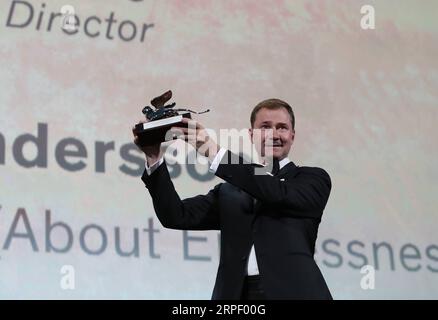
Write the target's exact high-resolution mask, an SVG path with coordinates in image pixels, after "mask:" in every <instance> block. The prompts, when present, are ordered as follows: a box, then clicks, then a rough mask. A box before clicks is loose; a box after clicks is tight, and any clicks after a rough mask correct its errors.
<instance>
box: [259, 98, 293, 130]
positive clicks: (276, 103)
mask: <svg viewBox="0 0 438 320" xmlns="http://www.w3.org/2000/svg"><path fill="white" fill-rule="evenodd" d="M263 108H266V109H270V110H276V109H280V108H285V109H286V111H287V112H288V113H289V115H290V121H291V123H292V130H295V115H294V112H293V110H292V107H291V106H290V105H289V104H288V103H287V102H284V101H283V100H280V99H267V100H264V101H262V102H260V103H259V104H257V105H256V106H255V107H254V109H253V110H252V112H251V118H250V121H251V128H253V127H254V122H255V119H256V115H257V112H259V111H260V110H261V109H263Z"/></svg>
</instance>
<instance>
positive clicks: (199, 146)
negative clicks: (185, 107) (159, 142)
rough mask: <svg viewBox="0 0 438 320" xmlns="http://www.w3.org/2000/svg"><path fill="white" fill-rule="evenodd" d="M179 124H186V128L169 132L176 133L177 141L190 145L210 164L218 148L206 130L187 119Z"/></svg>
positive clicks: (178, 128) (197, 123)
mask: <svg viewBox="0 0 438 320" xmlns="http://www.w3.org/2000/svg"><path fill="white" fill-rule="evenodd" d="M181 122H182V123H184V124H187V126H188V128H186V127H172V129H171V130H172V131H174V132H176V133H177V135H178V138H179V139H182V140H185V141H186V142H188V143H190V144H191V145H192V146H193V147H194V148H195V149H196V151H197V152H198V153H199V154H200V155H202V156H204V157H207V158H208V159H209V160H210V162H212V161H213V159H214V157H216V154H217V153H218V151H219V149H220V146H219V145H218V144H216V142H215V141H214V140H213V139H211V137H210V136H209V135H208V133H207V130H206V129H205V128H204V126H203V125H201V124H200V123H199V122H197V121H195V120H192V119H188V118H183V119H182V121H181Z"/></svg>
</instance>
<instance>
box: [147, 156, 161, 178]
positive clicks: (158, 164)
mask: <svg viewBox="0 0 438 320" xmlns="http://www.w3.org/2000/svg"><path fill="white" fill-rule="evenodd" d="M163 162H164V157H161V158H160V159H158V160H157V161H156V162H155V163H154V164H153V165H151V166H150V167H149V166H148V162H147V161H146V163H145V169H146V172H147V174H148V176H150V175H151V174H152V173H153V172H154V171H155V170H156V169H157V168H158V167H159V166H160V165H161V164H162V163H163Z"/></svg>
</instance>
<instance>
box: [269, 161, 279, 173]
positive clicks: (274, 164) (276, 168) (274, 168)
mask: <svg viewBox="0 0 438 320" xmlns="http://www.w3.org/2000/svg"><path fill="white" fill-rule="evenodd" d="M278 171H280V163H279V161H278V159H276V158H273V162H272V171H271V173H272V175H273V176H276V175H277V174H278Z"/></svg>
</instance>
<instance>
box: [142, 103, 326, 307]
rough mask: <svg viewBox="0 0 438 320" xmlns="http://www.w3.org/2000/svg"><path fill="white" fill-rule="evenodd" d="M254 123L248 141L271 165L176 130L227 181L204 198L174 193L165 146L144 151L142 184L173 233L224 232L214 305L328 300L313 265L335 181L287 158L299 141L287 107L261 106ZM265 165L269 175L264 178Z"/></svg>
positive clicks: (202, 133)
mask: <svg viewBox="0 0 438 320" xmlns="http://www.w3.org/2000/svg"><path fill="white" fill-rule="evenodd" d="M184 121H186V122H188V121H189V120H184ZM250 122H251V129H249V135H250V138H251V142H252V143H254V144H255V147H256V149H257V152H258V154H259V155H260V159H262V162H265V163H264V165H265V166H266V167H263V166H257V165H253V164H251V163H245V161H243V159H242V158H241V157H239V156H238V155H235V154H233V153H231V152H230V151H228V150H226V149H224V148H221V147H220V146H219V145H217V144H216V142H214V141H213V140H212V139H210V137H209V136H208V134H207V132H206V130H205V128H204V127H203V126H202V125H201V124H199V123H196V130H189V129H188V128H178V130H180V131H182V138H183V139H185V140H186V141H187V142H189V143H190V144H192V145H193V146H194V147H195V149H196V150H197V151H198V153H200V154H202V155H203V156H206V157H208V159H209V162H210V164H211V166H210V170H211V171H212V172H214V173H215V175H216V176H218V177H220V178H222V179H223V180H224V181H225V182H223V183H219V184H218V185H216V186H215V187H214V188H213V189H212V190H210V191H209V192H208V193H207V194H206V195H198V196H195V197H191V198H187V199H184V200H181V199H180V197H179V196H178V194H177V192H176V191H175V188H174V186H173V183H172V181H171V179H170V176H169V172H168V170H167V167H166V165H165V161H164V159H163V151H162V150H161V149H160V145H156V146H151V147H141V146H139V147H140V149H141V150H142V151H143V152H144V153H145V154H146V160H147V162H146V170H145V172H144V174H143V176H142V180H143V181H144V183H145V185H146V188H147V189H148V190H149V193H150V195H151V197H152V200H153V205H154V209H155V212H156V214H157V217H158V219H159V220H160V222H161V223H162V224H163V226H164V227H167V228H171V229H180V230H220V231H221V246H220V248H221V249H220V262H219V268H218V272H217V277H216V283H215V287H214V291H213V296H212V299H249V300H253V299H331V298H332V297H331V294H330V291H329V289H328V287H327V285H326V283H325V281H324V278H323V276H322V274H321V272H320V270H319V268H318V266H317V265H316V263H315V261H314V259H313V255H314V252H315V241H316V238H317V232H318V226H319V223H320V222H321V217H322V213H323V210H324V208H325V205H326V203H327V200H328V198H329V194H330V189H331V181H330V177H329V175H328V174H327V172H325V171H324V170H323V169H320V168H312V167H299V166H296V165H295V164H294V163H293V162H292V161H290V160H289V159H288V158H287V156H288V154H289V151H290V149H291V146H292V144H293V141H294V137H295V129H294V128H295V116H294V113H293V111H292V108H291V107H290V106H289V104H287V103H286V102H284V101H282V100H279V99H269V100H265V101H262V102H261V103H259V104H258V105H257V106H256V107H255V108H254V110H253V111H252V114H251V119H250ZM134 137H135V140H134V142H135V143H137V144H138V137H137V136H135V134H134ZM269 159H272V161H270V162H271V163H268V162H267V160H269ZM268 167H269V168H272V171H271V170H269V171H270V172H269V171H267V170H265V174H260V172H263V170H264V169H266V168H268Z"/></svg>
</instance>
